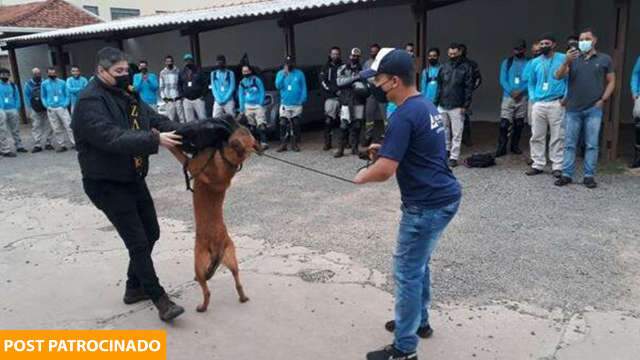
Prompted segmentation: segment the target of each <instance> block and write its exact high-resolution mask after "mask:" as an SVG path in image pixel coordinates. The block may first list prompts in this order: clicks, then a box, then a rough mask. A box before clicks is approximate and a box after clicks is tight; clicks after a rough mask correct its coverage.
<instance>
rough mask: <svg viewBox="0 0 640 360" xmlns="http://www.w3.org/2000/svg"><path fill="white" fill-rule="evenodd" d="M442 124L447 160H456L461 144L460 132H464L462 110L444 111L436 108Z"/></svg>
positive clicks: (458, 156)
mask: <svg viewBox="0 0 640 360" xmlns="http://www.w3.org/2000/svg"><path fill="white" fill-rule="evenodd" d="M438 111H439V112H440V114H441V115H442V121H443V122H444V129H445V139H446V141H447V151H449V158H450V159H452V160H458V158H460V146H461V144H462V132H463V131H464V114H463V113H462V108H455V109H450V110H445V109H443V108H438Z"/></svg>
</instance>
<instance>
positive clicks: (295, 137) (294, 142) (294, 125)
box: [291, 117, 301, 152]
mask: <svg viewBox="0 0 640 360" xmlns="http://www.w3.org/2000/svg"><path fill="white" fill-rule="evenodd" d="M291 130H292V132H291V150H293V151H295V152H300V148H299V147H298V143H299V142H300V138H301V137H300V133H301V129H300V118H297V117H295V118H293V119H291Z"/></svg>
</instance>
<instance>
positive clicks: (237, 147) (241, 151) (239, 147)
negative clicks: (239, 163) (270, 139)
mask: <svg viewBox="0 0 640 360" xmlns="http://www.w3.org/2000/svg"><path fill="white" fill-rule="evenodd" d="M229 146H230V147H231V149H233V151H235V152H236V154H237V155H238V158H240V159H244V157H245V155H246V153H247V150H245V148H244V144H242V141H240V139H233V140H231V142H230V143H229Z"/></svg>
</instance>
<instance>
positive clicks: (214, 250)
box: [172, 127, 260, 312]
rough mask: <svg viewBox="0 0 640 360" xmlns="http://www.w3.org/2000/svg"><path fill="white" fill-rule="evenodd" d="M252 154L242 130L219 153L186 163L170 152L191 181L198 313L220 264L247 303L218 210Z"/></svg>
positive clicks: (252, 145) (205, 303) (254, 147)
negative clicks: (199, 290)
mask: <svg viewBox="0 0 640 360" xmlns="http://www.w3.org/2000/svg"><path fill="white" fill-rule="evenodd" d="M252 152H260V147H259V145H258V143H257V142H256V140H255V138H254V137H253V136H252V135H251V132H249V130H247V129H246V128H244V127H238V128H237V129H235V130H234V131H233V133H232V134H231V135H230V137H229V139H228V141H227V143H226V145H225V146H224V147H222V149H220V150H217V149H214V148H208V149H205V150H204V151H201V152H199V153H198V154H197V155H196V156H194V157H193V158H192V159H190V160H189V159H188V158H187V157H186V156H185V155H184V154H183V153H182V152H181V151H180V150H174V151H172V153H173V154H174V155H175V156H176V158H178V161H180V162H181V163H182V164H183V165H184V164H185V163H187V169H188V171H189V172H190V173H191V174H192V176H193V178H194V186H193V208H194V213H195V221H196V245H195V272H196V280H197V281H198V283H199V284H200V287H201V288H202V293H203V296H204V300H203V302H202V304H201V305H198V307H197V310H198V312H203V311H206V310H207V307H208V306H209V299H210V297H211V292H210V291H209V287H208V286H207V280H209V279H211V277H213V274H214V273H215V271H216V269H217V268H218V266H219V265H220V264H221V263H222V264H223V265H224V266H226V267H227V268H228V269H229V270H230V271H231V274H232V275H233V279H234V281H235V285H236V290H237V291H238V296H239V297H240V302H241V303H244V302H247V301H248V300H249V298H248V297H247V296H246V295H245V293H244V290H243V288H242V284H241V283H240V276H239V271H238V260H237V259H236V249H235V246H234V244H233V241H232V240H231V238H230V237H229V233H228V232H227V227H226V226H225V224H224V219H223V214H222V209H223V204H224V197H225V193H226V191H227V189H228V188H229V186H230V185H231V179H232V178H233V176H234V175H235V174H236V173H237V171H238V170H239V169H240V167H241V166H242V163H243V162H244V161H245V160H246V159H248V158H249V156H250V155H251V153H252Z"/></svg>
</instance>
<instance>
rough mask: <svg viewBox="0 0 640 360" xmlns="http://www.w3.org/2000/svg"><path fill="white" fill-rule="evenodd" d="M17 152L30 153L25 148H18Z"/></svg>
mask: <svg viewBox="0 0 640 360" xmlns="http://www.w3.org/2000/svg"><path fill="white" fill-rule="evenodd" d="M16 151H18V152H19V153H28V151H27V149H25V148H23V147H21V148H18V149H17V150H16Z"/></svg>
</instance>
